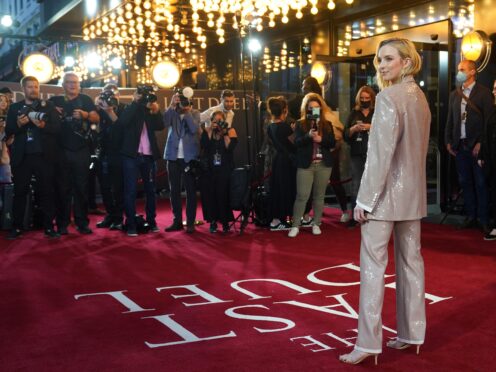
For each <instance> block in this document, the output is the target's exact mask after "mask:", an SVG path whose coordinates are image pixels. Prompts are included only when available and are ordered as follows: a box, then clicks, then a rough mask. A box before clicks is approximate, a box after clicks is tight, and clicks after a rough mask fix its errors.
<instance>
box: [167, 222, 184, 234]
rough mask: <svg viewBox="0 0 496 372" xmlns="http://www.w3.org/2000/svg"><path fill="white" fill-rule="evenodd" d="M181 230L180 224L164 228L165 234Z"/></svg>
mask: <svg viewBox="0 0 496 372" xmlns="http://www.w3.org/2000/svg"><path fill="white" fill-rule="evenodd" d="M182 229H183V224H182V223H180V222H175V221H174V222H172V224H171V225H170V226H167V227H166V228H165V230H164V231H165V232H171V231H180V230H182Z"/></svg>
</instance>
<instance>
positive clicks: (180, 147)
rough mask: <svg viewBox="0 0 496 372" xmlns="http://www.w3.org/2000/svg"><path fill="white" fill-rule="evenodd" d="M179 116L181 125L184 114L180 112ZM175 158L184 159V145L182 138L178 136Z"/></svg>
mask: <svg viewBox="0 0 496 372" xmlns="http://www.w3.org/2000/svg"><path fill="white" fill-rule="evenodd" d="M180 116H181V125H182V121H183V118H184V114H181V115H180ZM177 158H178V159H184V146H183V139H182V138H179V145H178V146H177Z"/></svg>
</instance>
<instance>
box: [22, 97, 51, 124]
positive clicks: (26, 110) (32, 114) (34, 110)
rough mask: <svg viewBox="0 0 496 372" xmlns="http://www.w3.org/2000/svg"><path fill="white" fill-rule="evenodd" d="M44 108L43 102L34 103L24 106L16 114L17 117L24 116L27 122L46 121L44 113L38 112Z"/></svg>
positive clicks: (46, 116) (44, 103)
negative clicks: (27, 119)
mask: <svg viewBox="0 0 496 372" xmlns="http://www.w3.org/2000/svg"><path fill="white" fill-rule="evenodd" d="M44 106H46V102H45V101H39V100H37V101H34V102H33V104H31V105H24V106H22V107H21V109H20V110H19V112H18V115H19V116H21V115H26V116H27V117H28V118H29V120H46V119H47V118H48V115H47V114H46V113H44V112H41V111H38V110H39V109H40V108H41V107H44Z"/></svg>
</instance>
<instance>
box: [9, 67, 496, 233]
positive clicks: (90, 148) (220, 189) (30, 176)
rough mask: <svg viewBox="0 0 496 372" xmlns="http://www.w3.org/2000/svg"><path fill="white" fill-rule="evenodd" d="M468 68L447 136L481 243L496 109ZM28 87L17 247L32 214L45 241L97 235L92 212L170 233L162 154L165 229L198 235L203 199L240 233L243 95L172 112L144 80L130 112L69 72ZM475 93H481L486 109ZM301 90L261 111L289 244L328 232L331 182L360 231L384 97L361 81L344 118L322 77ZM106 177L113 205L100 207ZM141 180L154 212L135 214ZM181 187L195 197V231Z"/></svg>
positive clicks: (14, 113)
mask: <svg viewBox="0 0 496 372" xmlns="http://www.w3.org/2000/svg"><path fill="white" fill-rule="evenodd" d="M458 70H459V75H460V76H459V80H460V83H461V86H462V88H461V89H457V90H456V91H454V92H453V93H452V96H451V99H450V109H449V117H448V123H447V125H446V133H445V135H446V146H447V150H448V152H449V153H450V154H451V155H453V156H454V158H455V161H456V164H457V171H458V179H459V183H460V185H461V188H462V190H463V199H464V203H465V210H466V216H467V218H466V220H465V222H464V223H463V224H462V225H461V226H460V227H461V228H474V227H479V228H481V229H482V231H483V233H484V239H486V240H496V229H493V226H492V225H491V219H494V217H496V208H495V207H496V203H494V202H492V201H493V200H496V192H495V190H494V189H495V187H494V185H496V177H495V176H494V173H496V172H494V171H493V172H492V173H491V172H490V174H491V175H490V176H489V181H491V182H489V183H486V180H487V174H486V173H487V172H486V173H485V172H484V168H488V169H489V168H492V167H494V166H493V164H495V163H496V161H495V159H494V158H496V155H495V153H496V151H494V149H492V143H496V142H495V139H494V133H495V132H494V131H489V130H486V129H487V128H491V127H492V126H494V125H496V122H495V120H496V119H495V114H494V101H493V98H492V96H491V93H490V91H489V90H488V89H487V88H485V87H483V86H482V85H480V84H478V83H476V82H475V70H474V66H473V64H472V63H471V62H470V61H462V62H461V63H460V66H459V67H458ZM461 75H463V76H461ZM20 85H21V88H22V91H23V93H24V99H22V100H20V101H19V102H15V103H14V102H12V95H11V94H10V95H9V93H11V92H10V91H9V89H4V90H3V91H2V93H0V124H1V125H0V128H1V145H2V149H1V150H2V155H1V166H0V183H1V188H2V193H1V195H2V200H1V203H2V204H1V208H2V219H1V223H2V228H3V229H8V233H7V235H6V238H7V239H12V240H13V239H17V238H19V237H21V236H23V235H28V231H29V230H30V228H31V225H33V221H34V219H35V217H37V218H38V222H39V223H38V225H40V227H41V226H42V227H43V229H44V234H45V236H46V237H47V238H59V237H60V236H61V235H67V234H69V233H70V232H71V231H70V229H69V227H70V226H71V225H72V221H73V223H74V225H75V228H76V230H77V231H78V232H79V233H80V234H91V233H92V232H93V231H92V228H91V227H90V224H89V222H90V220H89V218H88V214H89V213H90V212H91V213H98V214H102V219H101V220H100V221H99V222H97V223H96V227H97V228H101V229H109V230H116V231H122V232H124V233H125V234H127V236H129V237H136V236H138V233H141V232H144V231H146V232H151V233H157V232H159V231H160V228H159V226H158V225H157V222H156V215H157V212H156V206H157V203H158V202H161V201H160V200H158V199H157V185H156V179H157V160H159V159H164V160H165V161H166V174H167V179H168V186H169V196H170V204H171V209H172V213H173V219H172V221H171V223H170V225H169V226H167V227H165V231H166V232H172V231H181V230H185V231H186V233H190V234H191V233H194V232H195V229H196V225H197V220H198V217H197V193H198V191H199V192H200V198H201V207H202V212H203V221H206V222H207V223H208V228H209V231H210V232H211V233H216V232H218V229H219V228H222V232H223V233H228V232H229V231H230V229H231V228H232V221H233V220H234V214H233V206H232V202H231V200H230V193H231V192H232V185H231V182H232V174H233V170H234V169H235V159H234V149H235V148H236V146H237V144H238V136H237V133H236V130H235V129H234V127H233V117H234V105H235V96H234V93H233V92H232V91H230V90H224V91H222V94H221V97H220V101H221V103H220V104H219V105H217V106H214V107H210V108H209V109H208V110H206V111H204V112H202V113H200V112H199V111H198V110H196V109H195V108H194V107H193V101H192V97H193V94H194V92H193V90H192V89H191V88H189V87H184V88H175V90H174V94H173V96H172V98H171V101H170V105H169V107H167V108H163V110H162V111H161V108H160V106H159V104H158V102H157V96H156V95H155V90H154V87H152V86H148V85H138V86H137V88H136V90H135V92H134V94H133V99H132V102H131V103H130V104H128V105H124V104H123V103H122V102H121V101H120V97H119V89H118V87H117V86H116V85H113V84H107V85H106V86H104V87H103V88H102V91H101V93H100V94H99V95H98V96H97V98H96V99H95V100H94V101H93V100H92V99H91V98H90V97H89V96H87V95H85V94H82V93H81V88H80V81H79V77H78V75H77V74H75V73H72V72H68V73H66V74H65V75H64V77H63V82H62V87H63V89H64V95H60V96H53V97H51V98H50V99H48V100H42V99H41V98H40V85H39V83H38V81H37V79H36V78H34V77H32V76H25V77H24V78H22V80H21V82H20ZM471 90H477V91H478V92H477V93H478V95H477V97H475V98H476V99H477V102H475V103H474V102H472V95H471ZM301 93H302V94H299V95H297V96H296V97H295V98H293V99H291V100H289V101H288V100H287V99H286V98H285V97H282V96H278V97H270V98H268V100H267V101H266V102H264V103H263V105H265V108H266V111H267V116H266V120H265V123H264V124H265V127H264V132H265V135H266V141H265V149H264V153H265V156H266V162H265V163H266V164H268V167H266V169H265V174H266V175H268V182H267V191H268V198H267V199H266V200H265V201H264V203H265V204H266V205H265V207H266V210H267V213H266V216H265V217H266V225H267V227H268V228H270V230H271V231H281V230H286V231H287V234H288V236H289V237H291V238H294V237H296V236H297V235H298V234H299V233H300V229H301V228H305V227H308V228H309V231H311V233H312V234H314V235H320V234H322V225H321V219H322V214H323V209H324V204H325V195H326V189H327V188H328V186H331V187H332V188H333V189H334V194H335V196H336V200H337V203H338V205H339V206H340V208H341V211H342V214H341V219H340V222H341V223H345V224H347V226H348V227H349V228H353V227H355V226H356V225H357V224H358V222H357V221H355V220H354V219H353V216H352V215H351V214H350V213H349V212H348V211H349V208H348V207H350V209H351V210H353V209H354V208H355V206H356V199H357V194H358V190H359V187H360V181H361V178H362V174H363V172H364V170H365V165H366V160H367V148H368V139H369V133H370V129H371V125H372V123H373V115H374V105H375V98H376V92H375V91H374V89H372V88H371V87H369V86H363V87H361V88H360V89H359V90H358V92H357V93H356V98H355V105H354V106H353V107H352V110H351V112H350V113H349V115H348V118H347V120H346V123H345V124H342V123H341V122H340V120H339V118H338V116H337V115H336V113H335V112H333V111H332V109H331V108H330V107H329V106H328V105H327V104H326V102H325V100H324V99H323V98H322V96H321V94H322V90H321V87H320V86H319V84H318V82H317V80H316V79H314V78H312V77H307V78H305V80H304V81H303V84H302V92H301ZM493 93H495V94H496V84H495V87H494V90H493ZM469 96H470V97H471V98H468V97H469ZM461 98H463V100H462V99H461ZM479 101H480V102H479ZM460 102H461V103H460ZM460 105H461V106H460ZM461 113H462V114H461ZM460 128H462V129H461V130H460ZM163 130H166V133H167V135H166V143H165V148H160V147H159V141H158V135H157V134H158V133H157V132H160V131H163ZM344 143H347V146H343V144H344ZM343 151H349V154H346V155H349V159H350V162H349V163H350V166H351V174H352V177H351V187H350V190H351V191H350V192H349V200H350V203H348V196H347V195H346V194H347V193H346V191H345V188H344V187H343V182H342V181H341V180H340V178H341V177H340V174H339V169H340V155H343V154H342V152H343ZM494 168H496V167H494ZM96 180H97V181H98V185H99V190H100V194H101V198H102V202H103V206H104V208H105V210H104V211H100V210H99V209H98V208H97V205H96V203H95V200H96V196H95V195H96V188H95V184H96V182H95V181H96ZM248 183H249V182H248ZM141 184H142V189H143V191H144V198H145V201H144V211H145V213H144V217H143V216H142V215H140V214H139V213H137V210H136V204H137V203H136V201H137V196H138V190H139V189H140V187H139V186H140V185H141ZM247 187H248V186H247ZM182 191H185V194H186V208H185V209H186V211H185V221H186V223H185V224H184V223H183V211H182V209H183V202H182V196H181V194H182ZM247 192H248V191H247ZM33 195H34V197H33ZM33 200H34V201H33ZM490 201H491V202H492V204H491V205H493V209H492V210H491V211H490V210H489V208H488V205H490ZM349 204H351V205H349ZM9 216H11V217H10V218H9ZM243 218H244V219H246V218H248V217H247V215H244V216H243ZM184 225H185V226H184Z"/></svg>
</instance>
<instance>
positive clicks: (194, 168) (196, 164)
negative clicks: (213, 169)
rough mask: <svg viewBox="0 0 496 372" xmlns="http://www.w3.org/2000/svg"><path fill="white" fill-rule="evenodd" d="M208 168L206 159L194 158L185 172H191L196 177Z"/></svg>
mask: <svg viewBox="0 0 496 372" xmlns="http://www.w3.org/2000/svg"><path fill="white" fill-rule="evenodd" d="M207 170H208V165H207V164H206V162H205V160H204V159H201V160H196V159H192V160H190V161H189V163H188V164H187V165H186V167H185V168H184V173H186V174H191V175H193V176H194V177H199V176H201V175H202V174H203V173H204V172H206V171H207Z"/></svg>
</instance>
